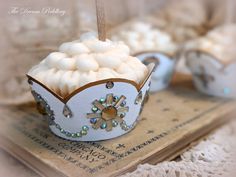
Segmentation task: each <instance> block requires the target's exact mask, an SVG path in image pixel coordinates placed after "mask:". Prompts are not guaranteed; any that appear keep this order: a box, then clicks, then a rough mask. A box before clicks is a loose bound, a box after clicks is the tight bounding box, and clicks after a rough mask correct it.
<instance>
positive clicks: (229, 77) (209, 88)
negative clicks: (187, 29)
mask: <svg viewBox="0 0 236 177" xmlns="http://www.w3.org/2000/svg"><path fill="white" fill-rule="evenodd" d="M235 41H236V25H225V26H221V27H218V28H216V29H213V30H212V31H210V32H208V33H207V35H206V36H204V37H202V38H200V39H198V40H195V41H192V42H191V43H189V44H188V52H187V53H186V58H187V65H188V66H189V68H190V70H191V72H192V74H193V79H194V83H195V85H196V87H197V88H198V90H200V91H201V92H203V93H206V94H209V95H214V96H220V97H229V98H232V97H234V98H235V95H236V87H235V83H236V79H235V75H236V52H235V46H236V42H235Z"/></svg>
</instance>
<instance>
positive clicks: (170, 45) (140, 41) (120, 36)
mask: <svg viewBox="0 0 236 177" xmlns="http://www.w3.org/2000/svg"><path fill="white" fill-rule="evenodd" d="M111 39H112V40H113V41H123V42H124V43H125V44H127V45H128V46H129V47H130V50H131V54H132V55H134V56H136V57H138V58H139V59H140V60H141V61H142V62H143V63H145V64H148V63H150V62H155V63H156V65H157V66H158V67H157V69H156V71H155V73H154V74H153V78H152V86H151V91H153V92H154V91H159V90H162V89H164V88H166V87H167V86H168V84H169V81H170V79H171V76H172V74H173V71H174V66H175V60H174V59H175V54H176V52H177V46H176V44H175V42H174V41H173V40H172V38H171V36H170V35H169V34H168V33H166V32H164V31H162V30H160V29H158V28H156V27H155V25H152V23H151V20H148V19H147V20H133V21H130V22H127V23H125V24H123V25H121V26H120V27H117V28H116V29H114V30H113V31H111Z"/></svg>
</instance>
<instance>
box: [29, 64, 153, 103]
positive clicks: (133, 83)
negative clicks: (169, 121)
mask: <svg viewBox="0 0 236 177" xmlns="http://www.w3.org/2000/svg"><path fill="white" fill-rule="evenodd" d="M147 67H148V70H149V72H148V74H147V76H146V77H145V79H144V80H143V82H141V83H140V84H137V83H136V82H134V81H132V80H128V79H122V78H110V79H104V80H99V81H95V82H91V83H88V84H86V85H84V86H82V87H79V88H78V89H76V90H75V91H73V92H72V93H70V94H69V95H67V96H65V97H62V96H60V95H59V94H57V93H56V92H54V91H53V90H51V89H50V88H49V87H47V86H46V85H45V84H43V83H42V82H40V81H38V80H37V79H35V78H33V77H32V76H30V75H28V74H26V76H27V77H28V79H29V80H32V81H33V82H35V83H37V84H39V85H41V86H42V87H43V88H44V89H46V90H47V91H49V92H50V93H51V94H53V95H54V96H55V97H56V98H58V99H59V100H61V101H62V102H63V103H67V102H68V101H69V100H70V99H71V98H72V97H73V96H74V95H76V94H78V93H80V92H82V91H83V90H85V89H87V88H89V87H93V86H96V85H100V84H105V83H107V82H114V83H115V82H124V83H128V84H131V85H133V86H134V87H135V88H136V90H137V92H139V91H140V90H141V89H142V88H143V86H144V85H145V83H146V82H147V80H148V79H149V77H150V76H151V74H152V72H153V70H154V64H152V63H151V64H149V65H148V66H147Z"/></svg>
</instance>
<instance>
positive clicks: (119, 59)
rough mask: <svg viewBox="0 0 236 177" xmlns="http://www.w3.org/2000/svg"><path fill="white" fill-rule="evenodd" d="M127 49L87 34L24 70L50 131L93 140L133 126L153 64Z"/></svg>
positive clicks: (70, 137) (122, 45)
mask: <svg viewBox="0 0 236 177" xmlns="http://www.w3.org/2000/svg"><path fill="white" fill-rule="evenodd" d="M129 52H130V49H129V47H128V46H126V45H125V44H124V43H122V42H112V41H110V40H108V39H107V40H106V41H100V40H98V39H97V37H96V36H95V35H94V34H92V33H85V34H83V35H82V36H81V37H80V39H79V40H76V41H72V42H67V43H63V44H62V45H61V46H60V47H59V51H57V52H52V53H50V54H49V55H48V56H47V57H46V58H45V59H44V60H42V61H41V62H40V63H39V64H38V65H36V66H34V67H33V68H32V69H31V70H30V71H29V72H28V74H27V75H28V78H29V84H30V85H31V88H32V93H33V96H34V97H35V100H36V102H37V105H38V107H39V110H40V112H41V113H43V114H45V115H46V117H47V118H48V120H49V125H50V129H51V130H52V132H53V133H55V134H56V135H58V136H60V137H62V138H65V139H69V140H75V141H97V140H104V139H110V138H114V137H117V136H120V135H122V134H125V133H127V132H128V131H130V130H131V129H132V128H134V126H135V125H136V123H137V120H138V116H139V114H140V113H141V110H142V107H143V104H144V100H145V99H144V98H145V97H146V96H147V94H148V91H149V86H150V77H151V73H152V70H153V67H154V64H153V65H152V64H151V65H149V66H148V67H147V66H145V65H144V64H142V62H140V61H139V60H138V59H137V58H136V57H132V56H130V54H129Z"/></svg>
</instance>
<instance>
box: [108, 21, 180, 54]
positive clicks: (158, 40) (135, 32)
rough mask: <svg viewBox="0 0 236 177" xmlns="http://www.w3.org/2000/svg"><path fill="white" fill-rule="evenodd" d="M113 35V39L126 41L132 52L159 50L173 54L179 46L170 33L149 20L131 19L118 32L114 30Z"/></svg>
mask: <svg viewBox="0 0 236 177" xmlns="http://www.w3.org/2000/svg"><path fill="white" fill-rule="evenodd" d="M111 36H112V37H111V39H112V40H113V41H120V40H121V41H124V42H125V43H126V44H127V45H128V46H129V47H130V50H131V53H132V54H136V53H139V52H143V51H159V52H164V53H167V54H171V55H172V54H174V53H175V52H176V50H177V46H176V45H175V43H174V41H173V40H172V38H171V36H170V35H169V34H168V33H166V32H164V31H161V30H159V29H157V28H154V27H153V26H152V25H151V24H150V23H148V22H143V21H131V22H130V23H127V25H124V28H121V30H119V31H118V32H117V31H115V30H114V34H111Z"/></svg>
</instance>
